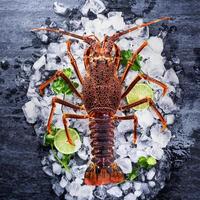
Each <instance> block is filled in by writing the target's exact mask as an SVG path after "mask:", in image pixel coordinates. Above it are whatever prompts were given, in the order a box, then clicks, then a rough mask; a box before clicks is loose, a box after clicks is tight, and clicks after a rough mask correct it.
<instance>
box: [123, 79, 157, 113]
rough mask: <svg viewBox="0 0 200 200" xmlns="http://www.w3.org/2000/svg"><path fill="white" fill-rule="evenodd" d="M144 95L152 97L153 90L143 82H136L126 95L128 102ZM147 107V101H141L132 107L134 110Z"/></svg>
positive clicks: (142, 97) (132, 101)
mask: <svg viewBox="0 0 200 200" xmlns="http://www.w3.org/2000/svg"><path fill="white" fill-rule="evenodd" d="M145 97H150V98H152V99H153V90H152V89H151V87H150V86H149V85H147V84H145V83H138V84H136V85H135V86H134V87H133V89H132V90H131V91H130V92H129V93H128V95H127V97H126V98H127V102H128V103H129V104H131V103H134V102H136V101H139V100H141V99H144V98H145ZM148 107H149V103H143V104H141V105H138V106H136V107H133V109H134V110H143V109H146V108H148Z"/></svg>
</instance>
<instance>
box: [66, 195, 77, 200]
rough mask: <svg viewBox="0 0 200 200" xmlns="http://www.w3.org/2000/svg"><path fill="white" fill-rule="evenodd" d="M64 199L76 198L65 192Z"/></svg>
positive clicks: (71, 199)
mask: <svg viewBox="0 0 200 200" xmlns="http://www.w3.org/2000/svg"><path fill="white" fill-rule="evenodd" d="M65 200H76V198H75V197H72V196H70V195H69V194H65Z"/></svg>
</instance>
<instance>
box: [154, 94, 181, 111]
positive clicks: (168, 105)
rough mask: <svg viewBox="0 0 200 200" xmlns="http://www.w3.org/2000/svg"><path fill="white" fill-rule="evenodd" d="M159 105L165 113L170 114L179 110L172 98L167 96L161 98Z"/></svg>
mask: <svg viewBox="0 0 200 200" xmlns="http://www.w3.org/2000/svg"><path fill="white" fill-rule="evenodd" d="M158 105H159V107H160V108H161V109H162V110H163V111H164V112H165V113H170V112H172V111H174V110H177V107H176V105H175V104H174V102H173V101H172V99H171V97H169V96H167V95H165V96H162V97H161V98H160V100H159V101H158Z"/></svg>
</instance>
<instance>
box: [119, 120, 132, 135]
mask: <svg viewBox="0 0 200 200" xmlns="http://www.w3.org/2000/svg"><path fill="white" fill-rule="evenodd" d="M117 131H118V132H119V133H126V132H129V131H131V132H132V131H133V121H132V120H124V121H120V123H119V125H118V126H117Z"/></svg>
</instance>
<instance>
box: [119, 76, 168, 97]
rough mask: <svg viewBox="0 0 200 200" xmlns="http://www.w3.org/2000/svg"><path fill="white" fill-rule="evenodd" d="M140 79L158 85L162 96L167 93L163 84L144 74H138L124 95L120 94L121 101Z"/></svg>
mask: <svg viewBox="0 0 200 200" xmlns="http://www.w3.org/2000/svg"><path fill="white" fill-rule="evenodd" d="M141 79H145V80H147V81H150V82H152V83H155V84H157V85H159V86H160V87H162V88H163V94H162V95H163V96H164V95H165V94H166V92H167V89H168V87H167V85H165V84H164V83H162V82H160V81H158V80H156V79H154V78H151V77H150V76H147V75H146V74H138V75H137V77H136V78H135V79H134V80H133V81H132V82H131V84H130V85H129V86H128V88H126V90H125V91H124V93H123V94H122V96H121V98H122V99H123V98H124V97H125V96H126V95H127V94H128V93H129V92H130V91H131V90H132V88H133V87H134V86H135V85H136V84H137V82H138V81H140V80H141Z"/></svg>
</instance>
